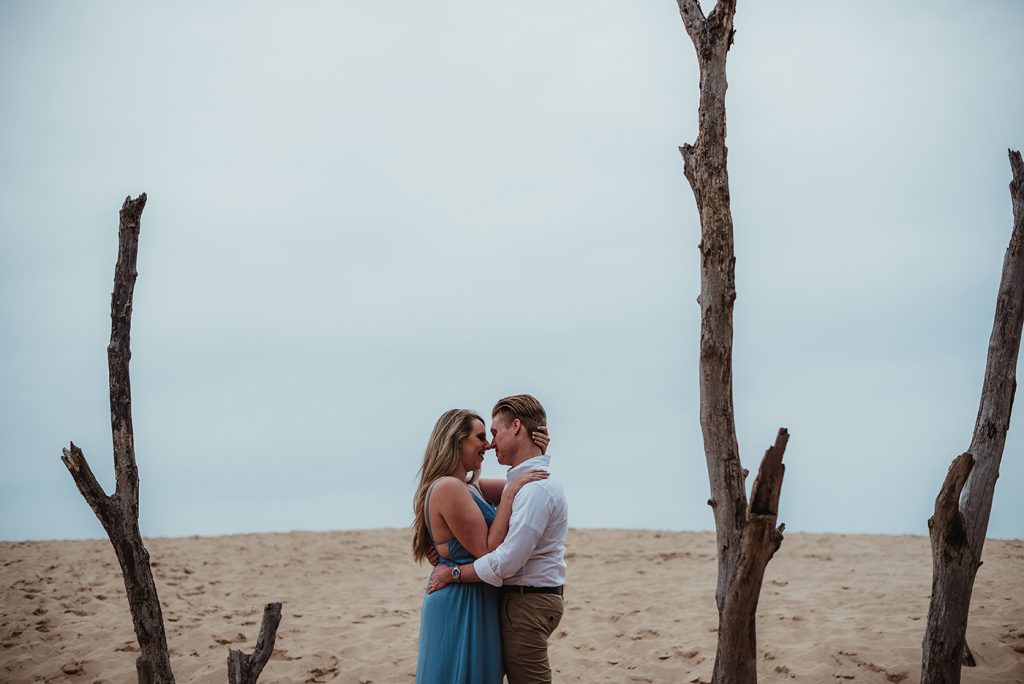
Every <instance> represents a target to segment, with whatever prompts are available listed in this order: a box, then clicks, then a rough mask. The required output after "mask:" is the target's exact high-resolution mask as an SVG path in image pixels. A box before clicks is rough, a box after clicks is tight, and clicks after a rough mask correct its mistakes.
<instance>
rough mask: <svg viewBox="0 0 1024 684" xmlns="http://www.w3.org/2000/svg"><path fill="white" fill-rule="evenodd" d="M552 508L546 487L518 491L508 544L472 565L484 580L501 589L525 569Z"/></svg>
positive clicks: (532, 487)
mask: <svg viewBox="0 0 1024 684" xmlns="http://www.w3.org/2000/svg"><path fill="white" fill-rule="evenodd" d="M550 504H551V495H550V494H549V493H548V491H547V490H546V489H544V488H543V487H540V486H537V485H535V484H529V485H526V486H525V487H523V488H522V489H521V490H519V494H517V495H516V498H515V500H514V501H513V502H512V517H511V518H510V519H509V523H508V534H506V535H505V541H503V542H502V543H501V544H499V545H498V548H496V549H495V550H494V551H491V552H490V553H489V554H487V555H486V556H481V557H480V558H477V559H476V560H475V561H474V562H473V568H474V569H475V570H476V574H477V575H478V576H479V577H480V579H481V580H483V581H484V582H487V583H488V584H492V585H494V586H496V587H500V586H501V585H502V584H503V583H504V579H505V578H506V577H511V576H512V575H514V574H515V573H516V572H518V571H519V569H520V568H522V567H523V566H524V565H526V561H528V560H530V556H531V555H532V554H533V550H534V549H535V548H537V542H538V540H539V539H540V537H541V535H542V534H543V533H544V529H545V527H547V523H548V516H549V515H550Z"/></svg>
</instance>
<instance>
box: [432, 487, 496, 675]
mask: <svg viewBox="0 0 1024 684" xmlns="http://www.w3.org/2000/svg"><path fill="white" fill-rule="evenodd" d="M434 484H437V483H434ZM433 489H434V485H431V487H430V490H429V491H428V492H427V501H426V510H425V512H424V513H425V515H426V518H427V532H428V533H429V534H430V540H431V541H432V542H433V543H434V548H435V550H436V549H437V546H438V543H437V541H435V540H434V533H433V532H432V531H431V530H430V495H431V493H432V492H433ZM469 490H470V493H471V494H472V495H473V500H474V501H476V505H477V506H478V507H479V508H480V512H481V513H483V516H484V520H485V521H486V522H487V526H488V527H490V526H491V523H492V522H493V521H494V517H495V515H496V514H497V510H496V509H495V508H494V506H492V505H491V504H489V503H488V502H487V501H485V500H484V499H483V498H482V497H481V496H479V494H478V493H477V492H476V491H475V489H474V488H472V487H470V488H469ZM441 543H442V544H443V543H444V542H441ZM447 543H448V558H443V557H442V558H441V559H440V560H439V561H438V563H439V564H440V565H445V566H448V567H451V566H455V565H464V564H466V563H472V562H473V561H474V560H476V558H475V557H474V556H473V555H472V554H470V553H469V551H467V550H466V549H464V548H463V547H462V545H461V544H459V542H458V540H457V539H455V538H454V537H453V538H452V539H450V540H448V542H447ZM438 555H440V554H438ZM499 601H500V598H499V593H498V588H497V587H492V586H491V585H489V584H487V583H486V582H467V583H465V584H458V583H455V582H453V583H452V584H449V585H448V586H446V587H445V588H444V589H441V590H439V591H435V592H434V593H433V594H426V595H425V596H424V597H423V609H422V611H421V613H420V644H419V651H418V654H417V657H416V684H501V681H502V678H503V677H504V674H505V672H504V667H503V666H502V663H501V623H500V621H499Z"/></svg>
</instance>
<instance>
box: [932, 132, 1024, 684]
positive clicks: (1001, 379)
mask: <svg viewBox="0 0 1024 684" xmlns="http://www.w3.org/2000/svg"><path fill="white" fill-rule="evenodd" d="M1009 156H1010V168H1011V172H1012V180H1011V181H1010V199H1011V202H1012V205H1013V231H1012V233H1011V235H1010V244H1009V246H1008V247H1007V249H1006V255H1005V256H1004V257H1003V272H1002V277H1001V279H1000V282H999V292H998V295H997V297H996V311H995V319H994V321H993V324H992V335H991V337H990V338H989V344H988V358H987V361H986V364H985V379H984V381H983V384H982V390H981V402H980V405H979V408H978V418H977V420H976V421H975V425H974V435H973V437H972V439H971V446H970V448H969V449H968V451H967V453H964V454H961V455H960V456H958V457H957V458H956V459H954V460H953V463H952V464H951V465H950V467H949V471H948V472H947V474H946V479H945V481H944V482H943V484H942V488H941V490H940V491H939V495H938V497H937V498H936V499H935V514H934V515H933V516H932V518H931V519H929V521H928V530H929V537H930V538H931V546H932V595H931V601H930V604H929V606H928V624H927V626H926V628H925V634H924V641H923V643H922V649H921V650H922V655H921V682H922V684H940V683H941V684H950V683H953V682H959V681H960V669H961V665H962V663H963V662H964V661H965V659H966V658H967V654H965V652H964V649H965V648H966V644H965V641H964V639H965V635H966V633H967V618H968V613H969V611H970V605H971V593H972V591H973V589H974V578H975V576H976V575H977V572H978V568H979V567H980V566H981V552H982V549H983V548H984V545H985V535H986V533H987V531H988V521H989V515H990V514H991V512H992V499H993V496H994V494H995V486H996V479H997V478H998V477H999V463H1000V461H1001V460H1002V457H1003V447H1004V446H1005V444H1006V433H1007V431H1008V430H1009V428H1010V414H1011V413H1012V410H1013V397H1014V393H1015V392H1016V389H1017V381H1016V377H1017V357H1018V353H1019V351H1020V338H1021V327H1022V324H1024V249H1022V242H1024V161H1022V160H1021V155H1020V152H1015V151H1013V150H1010V151H1009Z"/></svg>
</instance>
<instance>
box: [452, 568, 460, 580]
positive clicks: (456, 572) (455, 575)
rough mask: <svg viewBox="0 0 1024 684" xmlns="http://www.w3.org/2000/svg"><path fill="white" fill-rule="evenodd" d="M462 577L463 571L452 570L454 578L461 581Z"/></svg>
mask: <svg viewBox="0 0 1024 684" xmlns="http://www.w3.org/2000/svg"><path fill="white" fill-rule="evenodd" d="M461 576H462V571H461V570H459V569H458V568H452V577H454V578H455V579H459V577H461Z"/></svg>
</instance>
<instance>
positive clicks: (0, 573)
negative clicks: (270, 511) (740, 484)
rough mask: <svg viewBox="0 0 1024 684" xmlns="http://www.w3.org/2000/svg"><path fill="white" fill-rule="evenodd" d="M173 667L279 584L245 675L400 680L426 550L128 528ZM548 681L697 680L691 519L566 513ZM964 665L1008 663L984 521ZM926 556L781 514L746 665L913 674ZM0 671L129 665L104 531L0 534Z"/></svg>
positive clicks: (704, 666) (234, 630)
mask: <svg viewBox="0 0 1024 684" xmlns="http://www.w3.org/2000/svg"><path fill="white" fill-rule="evenodd" d="M147 545H148V547H149V549H150V553H151V555H152V559H153V566H154V572H155V574H156V578H157V583H158V588H159V591H160V596H161V601H162V602H163V606H164V619H165V623H166V626H167V631H168V639H169V641H170V646H171V652H172V661H173V665H174V670H175V676H176V678H177V680H178V681H180V682H203V683H206V682H210V683H213V682H217V683H218V684H220V683H222V682H225V681H227V677H226V664H225V659H226V656H227V650H228V648H240V649H242V650H250V649H251V648H252V646H253V643H254V642H255V638H256V634H257V631H258V628H259V620H260V616H261V613H262V609H263V604H264V603H266V602H268V601H282V602H283V603H284V610H283V615H284V617H283V620H282V622H281V627H280V630H279V633H278V640H277V648H276V649H275V653H274V658H273V659H272V660H271V661H270V663H269V664H268V665H267V668H266V670H264V674H263V677H262V678H261V681H262V682H268V683H269V682H308V683H310V684H313V683H323V682H353V683H356V682H358V683H369V682H375V683H376V682H411V681H412V679H413V672H414V670H415V666H416V640H417V631H418V628H419V606H420V600H421V597H422V592H423V587H424V584H425V578H426V576H427V574H428V571H427V567H426V566H418V565H416V564H414V563H413V562H412V561H411V559H410V554H409V551H408V547H409V544H408V532H407V531H406V530H368V531H351V532H324V533H309V532H293V533H289V534H251V535H237V536H226V537H191V538H155V539H149V540H147ZM567 547H568V562H569V578H568V581H567V585H566V613H565V618H564V619H563V621H562V624H561V625H560V626H559V628H558V630H557V631H556V633H555V635H554V636H553V637H552V642H551V657H552V662H553V666H554V668H555V670H556V673H557V675H556V681H563V682H707V681H709V680H710V673H711V666H712V663H713V660H714V649H715V633H714V632H715V627H716V613H715V605H714V578H715V559H714V540H713V535H712V534H710V533H688V532H682V533H680V532H656V531H635V530H572V531H571V532H570V534H569V538H568V541H567ZM984 560H985V563H984V565H983V566H982V568H981V570H980V571H979V574H978V580H977V583H976V584H975V589H974V597H973V601H972V606H971V620H970V626H969V629H968V643H969V644H970V645H971V647H972V648H973V650H974V653H975V655H976V657H977V660H978V666H977V667H976V668H968V669H965V670H964V677H963V681H964V682H975V683H981V682H1024V542H1022V541H1002V540H989V541H988V542H987V544H986V547H985V558H984ZM930 583H931V558H930V552H929V547H928V540H927V539H926V538H924V537H884V536H864V535H814V534H789V535H787V537H786V540H785V542H784V543H783V546H782V549H781V550H780V551H779V553H778V554H777V555H776V557H775V559H774V560H773V561H772V562H771V563H770V564H769V566H768V571H767V575H766V577H765V585H764V590H763V592H762V597H761V603H760V608H759V623H758V639H759V650H760V653H761V658H760V668H759V670H760V678H761V681H764V682H832V681H853V682H910V683H912V682H917V681H918V677H919V668H920V643H921V637H922V635H923V631H924V624H925V622H924V618H925V615H926V611H927V608H928V594H929V589H930ZM0 591H2V604H0V605H2V608H0V681H3V682H10V683H11V684H16V683H19V682H39V681H45V682H52V681H57V682H60V681H68V682H83V683H90V684H99V683H101V682H132V681H134V679H135V666H134V661H135V657H136V653H137V645H136V642H135V635H134V633H133V632H132V628H131V621H130V617H129V613H128V606H127V601H126V599H125V597H124V588H123V584H122V581H121V576H120V573H119V570H118V568H117V564H116V560H115V558H114V554H113V551H112V549H111V547H110V544H109V542H107V541H106V540H96V541H45V542H4V543H0Z"/></svg>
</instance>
